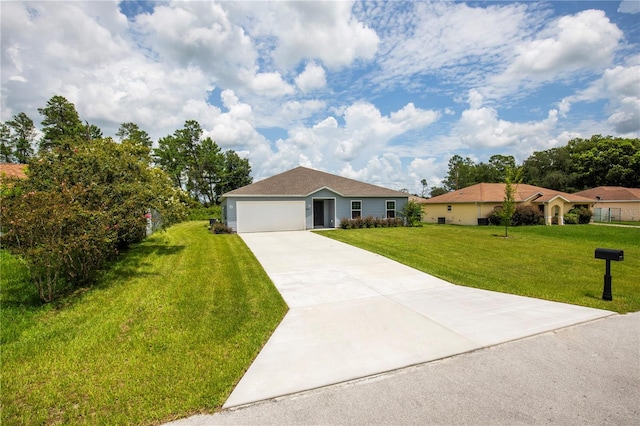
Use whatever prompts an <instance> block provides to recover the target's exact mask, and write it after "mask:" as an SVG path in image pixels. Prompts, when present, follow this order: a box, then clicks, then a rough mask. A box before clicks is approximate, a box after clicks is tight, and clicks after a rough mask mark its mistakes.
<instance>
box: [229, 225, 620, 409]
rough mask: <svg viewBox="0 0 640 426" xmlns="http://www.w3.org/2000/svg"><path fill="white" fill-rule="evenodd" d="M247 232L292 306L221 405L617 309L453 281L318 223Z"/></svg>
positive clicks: (412, 362)
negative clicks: (316, 230)
mask: <svg viewBox="0 0 640 426" xmlns="http://www.w3.org/2000/svg"><path fill="white" fill-rule="evenodd" d="M242 238H243V239H244V241H245V242H246V243H247V245H248V246H249V247H250V249H251V250H252V251H253V253H254V254H255V255H256V257H257V258H258V260H259V261H260V263H261V264H262V266H263V267H264V269H265V270H266V272H267V274H268V275H269V276H270V277H271V279H272V280H273V282H274V284H275V285H276V287H277V288H278V290H279V291H280V293H281V294H282V296H283V297H284V299H285V301H286V302H287V304H288V305H289V308H290V311H289V312H288V313H287V315H286V316H285V318H284V320H283V321H282V323H281V324H280V325H279V326H278V328H277V329H276V331H275V332H274V334H273V335H272V336H271V338H270V339H269V341H268V342H267V344H266V345H265V347H264V348H263V349H262V351H261V352H260V354H259V355H258V357H257V358H256V360H255V361H254V362H253V364H252V365H251V367H250V368H249V370H248V371H247V373H246V374H245V376H244V377H243V378H242V380H241V381H240V382H239V383H238V385H237V386H236V388H235V390H234V391H233V393H232V394H231V396H230V397H229V399H228V400H227V401H226V403H225V405H224V408H230V407H237V406H242V405H245V404H250V403H254V402H257V401H262V400H266V399H270V398H275V397H280V396H283V395H288V394H294V393H297V392H302V391H307V390H310V389H315V388H320V387H324V386H328V385H332V384H336V383H342V382H347V381H350V380H354V379H358V378H362V377H367V376H372V375H376V374H380V373H384V372H388V371H392V370H397V369H401V368H405V367H407V366H412V365H416V364H422V363H425V362H429V361H433V360H437V359H441V358H446V357H449V356H452V355H456V354H461V353H465V352H469V351H474V350H477V349H480V348H484V347H487V346H491V345H496V344H499V343H503V342H508V341H512V340H516V339H521V338H523V337H527V336H532V335H535V334H539V333H544V332H547V331H550V330H556V329H559V328H562V327H567V326H570V325H574V324H579V323H582V322H586V321H592V320H594V319H597V318H602V317H606V316H609V315H612V312H608V311H602V310H597V309H590V308H584V307H580V306H574V305H567V304H562V303H555V302H548V301H543V300H538V299H531V298H526V297H520V296H513V295H508V294H502V293H495V292H490V291H485V290H478V289H472V288H467V287H461V286H456V285H452V284H450V283H447V282H445V281H443V280H440V279H438V278H435V277H432V276H430V275H427V274H425V273H422V272H420V271H417V270H415V269H412V268H409V267H407V266H404V265H401V264H399V263H397V262H394V261H392V260H389V259H387V258H384V257H382V256H379V255H376V254H373V253H370V252H367V251H364V250H361V249H358V248H355V247H352V246H349V245H347V244H343V243H340V242H337V241H334V240H331V239H329V238H325V237H322V236H319V235H316V234H313V233H311V232H278V233H255V234H243V235H242Z"/></svg>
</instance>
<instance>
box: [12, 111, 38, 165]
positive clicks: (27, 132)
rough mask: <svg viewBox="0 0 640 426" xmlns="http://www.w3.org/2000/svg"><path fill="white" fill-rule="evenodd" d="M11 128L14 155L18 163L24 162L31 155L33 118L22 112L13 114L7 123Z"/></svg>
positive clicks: (33, 134)
mask: <svg viewBox="0 0 640 426" xmlns="http://www.w3.org/2000/svg"><path fill="white" fill-rule="evenodd" d="M7 124H8V125H9V127H11V130H12V145H13V147H14V157H15V158H16V160H17V161H18V163H22V164H26V163H28V162H29V159H30V158H31V157H33V142H34V140H35V138H36V128H35V126H34V125H33V120H32V119H31V118H29V116H27V114H25V113H24V112H21V113H19V114H17V115H14V116H13V120H11V121H9V122H8V123H7Z"/></svg>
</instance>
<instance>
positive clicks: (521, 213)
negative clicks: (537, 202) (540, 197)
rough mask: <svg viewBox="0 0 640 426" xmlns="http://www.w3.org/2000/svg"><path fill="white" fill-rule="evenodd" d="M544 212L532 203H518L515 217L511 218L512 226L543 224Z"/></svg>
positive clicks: (514, 213)
mask: <svg viewBox="0 0 640 426" xmlns="http://www.w3.org/2000/svg"><path fill="white" fill-rule="evenodd" d="M543 224H544V214H542V212H541V211H540V209H538V207H536V206H533V205H531V204H518V205H517V206H516V209H515V211H514V212H513V217H512V218H511V225H512V226H529V225H543Z"/></svg>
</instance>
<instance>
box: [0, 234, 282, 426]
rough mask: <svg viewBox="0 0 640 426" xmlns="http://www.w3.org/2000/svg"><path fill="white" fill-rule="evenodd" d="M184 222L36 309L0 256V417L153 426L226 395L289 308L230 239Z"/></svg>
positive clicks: (211, 406) (11, 262)
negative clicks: (86, 284) (93, 280)
mask: <svg viewBox="0 0 640 426" xmlns="http://www.w3.org/2000/svg"><path fill="white" fill-rule="evenodd" d="M206 225H207V223H206V222H189V223H184V224H180V225H178V226H175V227H173V228H171V229H169V230H168V231H167V232H165V233H160V234H157V235H154V236H152V237H151V238H149V239H148V240H146V241H145V242H144V243H142V244H140V245H139V246H137V247H135V248H133V249H131V250H130V251H129V252H127V253H125V254H124V255H123V256H122V258H121V260H120V261H119V262H118V263H117V264H116V265H114V267H113V268H112V269H110V270H109V271H108V272H106V273H105V274H104V277H103V278H102V279H101V281H100V283H99V284H98V285H97V286H96V287H95V288H92V289H90V290H87V291H85V292H83V293H82V292H79V293H78V294H75V295H73V296H71V297H69V298H67V299H66V300H63V301H59V302H58V303H56V304H52V305H47V306H40V305H39V303H37V301H36V299H34V297H33V293H30V291H33V290H32V289H31V286H30V285H29V283H28V278H27V276H26V274H25V272H24V270H23V269H21V266H20V264H19V263H18V262H17V261H16V260H15V259H14V258H12V257H11V256H9V255H8V254H7V253H6V252H3V253H2V258H1V259H2V270H1V272H2V277H1V285H2V318H1V325H2V330H1V331H2V333H1V336H2V348H1V350H2V366H1V371H2V392H1V394H2V396H1V400H2V422H1V423H2V424H3V425H4V424H57V423H59V424H69V423H71V424H77V423H89V424H151V423H158V422H161V421H167V420H170V419H173V418H178V417H184V416H187V415H189V414H193V413H198V412H211V411H215V410H216V409H218V408H219V407H221V405H222V404H223V403H224V401H225V400H226V398H227V397H228V395H229V394H230V392H231V390H232V389H233V387H234V385H235V384H236V383H237V381H238V380H239V379H240V378H241V377H242V375H243V373H244V371H245V369H246V368H247V367H248V366H249V365H250V363H251V361H252V359H253V358H254V357H255V356H256V355H257V353H258V351H259V350H260V348H261V347H262V345H263V344H264V343H265V342H266V340H267V339H268V337H269V336H270V334H271V332H272V330H273V329H274V328H275V327H276V326H277V324H278V323H279V321H280V320H281V319H282V317H283V316H284V314H285V312H286V309H287V308H286V305H285V303H284V301H283V300H282V298H281V297H280V295H279V293H278V292H277V290H276V289H275V288H274V287H273V285H272V283H271V281H270V280H269V278H268V277H267V275H266V274H265V272H264V270H263V269H262V267H261V266H260V265H259V263H258V262H257V260H256V259H255V257H254V256H253V254H252V253H251V252H250V251H249V249H248V248H247V247H246V245H245V244H244V242H243V241H242V240H241V239H240V238H239V237H238V236H237V235H213V234H210V233H208V231H207V226H206Z"/></svg>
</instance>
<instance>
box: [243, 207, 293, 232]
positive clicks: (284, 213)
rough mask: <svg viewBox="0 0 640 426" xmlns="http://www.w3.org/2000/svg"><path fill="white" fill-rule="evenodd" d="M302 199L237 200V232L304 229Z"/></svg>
mask: <svg viewBox="0 0 640 426" xmlns="http://www.w3.org/2000/svg"><path fill="white" fill-rule="evenodd" d="M304 205H305V204H304V201H303V200H302V201H270V202H263V201H238V202H237V203H236V208H237V212H236V214H237V223H238V229H237V231H238V232H269V231H300V230H304V229H305V223H306V218H305V208H304Z"/></svg>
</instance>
